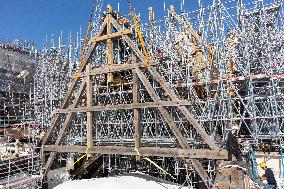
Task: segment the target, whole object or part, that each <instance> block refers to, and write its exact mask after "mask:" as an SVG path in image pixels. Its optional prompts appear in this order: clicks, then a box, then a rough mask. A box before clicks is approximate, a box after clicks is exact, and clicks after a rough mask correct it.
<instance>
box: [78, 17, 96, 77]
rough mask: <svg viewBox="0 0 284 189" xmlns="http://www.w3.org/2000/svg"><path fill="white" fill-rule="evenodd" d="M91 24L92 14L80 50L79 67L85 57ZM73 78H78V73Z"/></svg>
mask: <svg viewBox="0 0 284 189" xmlns="http://www.w3.org/2000/svg"><path fill="white" fill-rule="evenodd" d="M91 24H92V14H91V15H90V19H89V22H88V28H87V31H86V36H85V39H84V46H83V49H82V54H81V59H80V65H79V66H80V67H81V66H82V64H83V60H84V55H85V52H86V48H87V43H88V39H89V33H90V30H91ZM75 77H76V79H78V78H79V73H78V72H76V73H75Z"/></svg>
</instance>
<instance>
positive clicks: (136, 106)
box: [54, 100, 191, 114]
mask: <svg viewBox="0 0 284 189" xmlns="http://www.w3.org/2000/svg"><path fill="white" fill-rule="evenodd" d="M189 105H191V103H190V102H189V101H186V100H177V101H159V102H144V103H132V104H118V105H104V106H93V107H91V108H88V107H80V108H67V109H56V110H55V111H54V114H57V113H70V112H97V111H106V110H122V109H141V108H158V107H168V106H189Z"/></svg>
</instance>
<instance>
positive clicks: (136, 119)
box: [132, 69, 141, 160]
mask: <svg viewBox="0 0 284 189" xmlns="http://www.w3.org/2000/svg"><path fill="white" fill-rule="evenodd" d="M132 77H133V88H132V94H133V103H138V99H139V93H138V82H139V78H138V76H137V74H136V71H135V69H133V70H132ZM133 114H134V115H133V117H134V118H133V125H134V133H135V134H134V136H135V148H137V149H139V148H140V147H141V129H140V110H139V109H138V108H135V109H133ZM136 159H137V160H140V158H139V156H136Z"/></svg>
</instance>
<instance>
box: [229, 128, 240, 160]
mask: <svg viewBox="0 0 284 189" xmlns="http://www.w3.org/2000/svg"><path fill="white" fill-rule="evenodd" d="M238 129H239V128H238V127H237V126H233V127H232V128H230V129H229V133H228V136H227V143H226V149H227V150H228V160H229V161H232V155H234V156H235V157H236V158H237V161H242V157H241V150H240V146H239V142H238V139H237V131H238Z"/></svg>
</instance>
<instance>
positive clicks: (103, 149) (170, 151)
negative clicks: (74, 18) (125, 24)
mask: <svg viewBox="0 0 284 189" xmlns="http://www.w3.org/2000/svg"><path fill="white" fill-rule="evenodd" d="M108 10H111V7H110V6H108ZM113 28H115V30H113ZM113 31H116V32H113ZM103 32H106V34H103ZM128 35H131V31H130V30H128V29H125V30H123V29H122V27H121V26H120V24H119V23H118V22H117V20H115V19H114V18H113V16H112V14H111V11H110V12H109V13H108V14H107V16H106V17H105V20H104V22H103V24H102V27H101V28H100V30H99V33H98V35H97V36H96V37H95V38H93V39H91V40H90V41H89V45H90V48H89V51H88V53H87V54H86V57H85V58H84V61H83V64H82V66H81V68H80V71H79V75H80V77H79V80H81V81H82V82H81V85H80V89H79V93H78V95H76V98H75V100H73V102H72V103H70V102H69V101H70V99H71V97H72V94H73V93H74V91H75V88H76V86H77V85H78V79H74V80H73V81H72V82H71V84H70V87H69V90H68V92H67V94H66V96H65V98H64V101H63V104H62V106H61V108H60V109H57V110H55V111H54V113H55V116H54V119H53V121H52V123H51V125H50V127H49V129H48V132H47V135H46V136H45V138H44V140H43V145H44V152H51V153H50V156H49V158H48V160H47V163H46V165H45V173H44V174H45V175H47V173H48V171H49V169H50V167H51V165H52V163H53V161H54V158H55V156H56V153H57V152H62V153H71V152H78V153H84V150H85V149H86V146H72V145H64V146H63V145H61V144H62V142H63V138H64V135H65V134H66V133H65V132H66V129H67V127H68V126H70V124H71V120H72V117H73V116H74V115H76V114H75V113H77V112H87V126H86V128H87V143H88V145H89V146H91V145H92V144H93V135H92V131H93V128H92V127H93V125H94V124H93V116H92V114H93V112H100V111H106V110H119V109H131V110H133V113H134V120H133V126H134V131H135V134H134V139H133V145H132V147H126V146H93V147H91V148H90V150H89V152H88V153H89V157H91V155H92V154H120V155H134V156H136V157H137V158H138V159H139V157H138V156H137V153H136V151H135V149H134V147H133V146H135V147H136V148H137V149H139V152H140V153H141V154H142V155H143V156H150V155H151V156H164V157H182V158H184V159H185V160H186V162H190V163H191V164H192V165H193V167H194V168H195V169H196V171H197V172H198V174H199V175H200V177H201V178H202V179H203V181H204V183H205V185H206V186H207V187H208V186H209V184H208V182H209V181H210V177H209V176H208V174H207V173H206V171H205V170H204V168H203V166H202V164H201V163H200V162H199V160H198V159H226V158H227V151H226V150H222V151H220V148H219V147H218V146H217V145H216V144H215V142H214V140H213V139H212V138H211V137H210V136H209V135H208V134H207V132H206V131H205V129H204V128H203V127H202V126H201V125H200V124H199V123H198V121H197V120H196V119H195V118H194V116H193V115H192V114H191V113H190V112H189V110H188V109H187V107H186V106H188V105H190V102H188V101H185V100H181V99H179V98H178V96H177V95H176V94H175V92H174V91H173V90H172V89H171V88H170V87H169V86H168V85H167V83H166V81H165V80H164V79H163V78H162V76H161V75H160V74H159V73H158V71H157V70H156V68H155V66H156V65H157V63H155V62H153V63H151V65H150V66H149V67H148V68H147V69H148V71H149V72H150V74H152V75H153V76H154V79H155V80H156V81H157V82H159V83H160V86H161V87H162V88H163V89H164V91H165V92H166V93H167V95H168V96H169V97H170V98H171V101H161V99H160V98H159V96H158V95H157V94H156V91H155V89H154V88H153V87H152V85H151V84H150V82H149V80H148V79H147V77H146V75H145V73H144V72H143V71H142V70H141V69H142V67H143V65H144V62H145V57H144V55H143V53H142V52H141V50H140V49H139V48H138V46H137V45H136V43H135V42H134V41H133V40H132V39H131V38H130V37H129V36H128ZM118 38H120V39H122V40H123V41H124V42H125V44H127V45H128V46H129V47H130V49H132V51H133V52H134V54H135V55H136V56H137V57H138V59H140V60H137V61H136V60H135V63H132V64H121V65H118V64H114V62H113V61H114V59H113V54H112V53H110V51H113V41H112V40H114V39H118ZM99 43H105V44H106V45H107V50H108V54H109V55H108V58H107V60H108V64H107V65H105V66H102V67H100V68H95V69H92V68H91V66H90V65H88V64H90V63H89V62H90V57H91V55H92V53H93V51H94V50H95V48H96V45H98V44H99ZM86 66H87V67H86ZM143 69H144V68H143ZM126 70H132V96H133V103H131V104H118V105H113V104H111V105H106V106H93V101H92V96H93V94H92V93H93V83H92V79H91V78H92V76H94V75H96V74H106V75H108V77H107V78H108V80H110V79H111V80H112V79H113V78H112V77H113V73H114V72H123V71H126ZM138 82H141V83H142V84H143V86H144V87H145V89H146V91H147V92H148V93H149V95H150V96H151V99H152V100H153V102H145V103H139V93H138V88H139V85H138ZM83 95H86V97H87V98H86V99H87V106H86V107H77V106H78V102H79V99H80V98H82V96H83ZM70 104H71V105H70ZM170 106H175V107H177V108H178V109H179V110H180V112H181V113H182V114H183V115H184V116H185V118H186V119H187V121H188V122H189V123H190V124H191V125H192V127H193V128H194V129H195V130H196V131H197V133H198V134H199V135H200V137H201V138H202V139H203V140H204V141H205V142H206V143H207V145H208V146H209V147H210V148H211V149H191V147H190V145H189V144H188V142H187V138H185V137H184V135H183V133H182V132H181V131H180V130H179V128H178V126H177V125H176V123H175V122H174V119H173V117H172V116H171V114H170V113H169V112H168V110H167V109H166V107H170ZM149 107H155V108H157V109H158V110H159V112H160V114H161V116H162V117H163V119H164V120H165V122H166V123H167V125H168V126H169V128H170V129H171V131H172V133H173V134H174V136H175V137H176V140H177V142H178V143H177V144H176V145H177V146H181V147H182V148H154V147H142V144H141V124H140V122H141V121H140V109H141V108H149ZM62 114H66V118H65V121H64V122H63V124H62V126H61V127H60V128H61V129H60V134H59V136H58V138H57V140H56V142H55V143H54V144H47V142H48V139H49V138H50V137H51V133H52V130H53V129H54V128H55V126H56V125H58V124H59V120H60V117H61V116H60V115H62ZM90 161H91V160H90ZM94 161H95V160H94ZM85 167H86V165H85ZM82 168H84V165H83V166H82Z"/></svg>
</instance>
